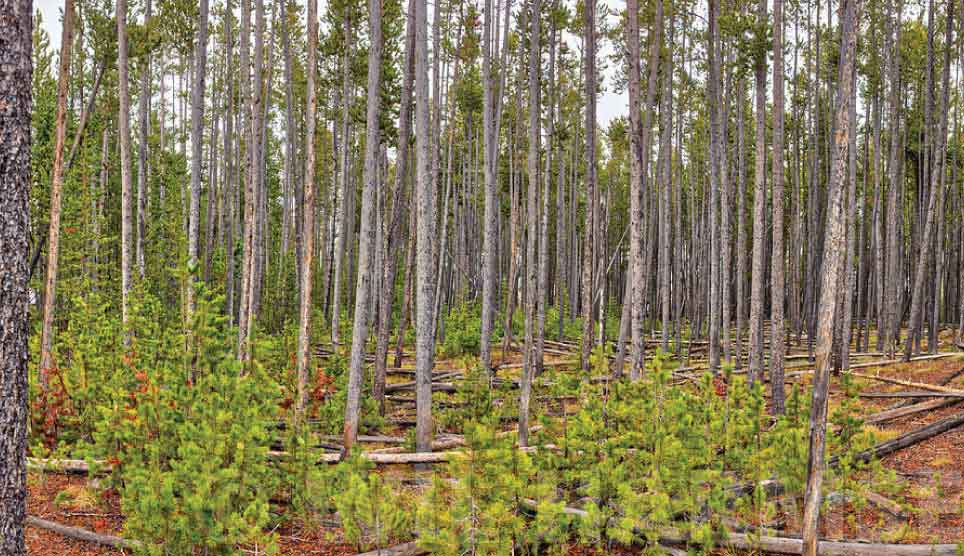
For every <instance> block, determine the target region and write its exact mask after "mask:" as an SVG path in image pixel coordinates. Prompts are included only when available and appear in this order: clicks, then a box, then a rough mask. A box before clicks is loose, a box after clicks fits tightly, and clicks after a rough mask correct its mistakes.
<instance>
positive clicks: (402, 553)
mask: <svg viewBox="0 0 964 556" xmlns="http://www.w3.org/2000/svg"><path fill="white" fill-rule="evenodd" d="M421 554H428V550H425V549H423V548H419V547H418V544H417V543H415V542H406V543H402V544H397V545H395V546H390V547H388V548H380V549H378V550H372V551H370V552H361V553H359V554H357V556H420V555H421Z"/></svg>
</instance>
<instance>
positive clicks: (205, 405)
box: [95, 287, 279, 555]
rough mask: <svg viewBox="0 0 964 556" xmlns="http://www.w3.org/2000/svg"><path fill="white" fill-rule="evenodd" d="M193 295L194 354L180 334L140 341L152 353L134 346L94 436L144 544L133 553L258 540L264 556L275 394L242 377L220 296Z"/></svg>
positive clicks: (211, 548)
mask: <svg viewBox="0 0 964 556" xmlns="http://www.w3.org/2000/svg"><path fill="white" fill-rule="evenodd" d="M198 297H199V299H198V307H197V311H196V313H195V318H194V321H193V323H192V330H193V332H194V335H193V338H194V340H195V342H196V344H195V345H196V346H197V347H198V349H197V351H196V357H187V356H184V353H185V350H184V346H185V343H184V342H185V340H186V337H185V336H184V335H183V334H182V333H180V332H179V331H174V330H170V329H167V330H164V331H159V332H160V333H159V334H158V335H157V336H154V337H153V338H146V344H147V345H148V346H152V347H150V348H149V349H145V350H144V351H143V352H138V351H137V349H136V348H137V346H139V345H143V344H139V343H138V341H137V340H136V339H135V340H132V343H131V346H132V348H131V352H130V355H129V356H128V358H127V367H128V368H127V369H126V370H127V372H128V373H129V374H130V376H131V378H132V382H133V387H132V388H131V389H130V390H129V391H128V392H126V393H125V392H124V391H123V389H118V390H115V392H114V395H113V396H112V397H111V401H110V405H105V406H102V407H101V408H100V409H101V417H102V418H101V420H100V421H99V423H98V430H97V432H96V433H95V437H96V438H97V440H98V445H99V448H100V449H101V450H102V451H103V453H104V454H105V455H106V456H107V458H108V461H109V463H111V464H113V466H114V468H113V469H114V473H113V483H114V484H116V485H118V486H119V489H120V493H121V506H122V508H123V511H124V514H125V516H126V517H127V521H126V523H125V534H126V535H127V536H129V537H130V538H133V539H137V540H140V541H142V542H143V543H144V547H143V548H142V549H139V552H141V553H143V554H150V555H161V554H234V553H236V551H237V550H238V548H239V547H241V546H244V545H248V544H254V543H257V544H258V546H259V547H261V549H262V550H267V551H268V553H271V551H272V546H273V542H272V539H271V536H270V535H266V534H265V533H264V532H263V527H264V525H265V524H267V522H268V497H269V496H270V495H271V494H272V493H273V492H274V490H275V488H274V486H275V480H274V478H275V473H274V471H273V469H272V467H271V466H270V464H269V461H268V449H269V446H270V443H271V437H270V434H269V429H268V428H269V426H271V423H273V422H274V421H275V420H276V419H277V405H276V403H277V400H278V393H279V391H278V388H277V386H276V383H275V382H274V381H273V380H271V378H270V377H269V376H268V375H267V374H266V373H265V372H264V371H263V369H262V368H261V366H260V365H259V364H257V362H254V363H253V364H251V365H249V366H248V371H247V373H243V372H242V368H241V366H240V365H239V364H238V362H237V360H236V358H235V356H234V350H233V346H234V343H235V342H236V336H235V335H234V333H233V332H232V330H231V329H230V328H228V327H227V326H226V323H225V319H224V317H221V316H219V315H218V314H217V313H218V311H217V310H216V309H215V307H216V306H220V305H219V304H220V300H215V301H214V302H212V301H211V300H210V299H209V298H208V297H207V296H206V294H205V293H204V291H203V287H202V288H201V289H200V291H199V296H198ZM142 337H144V336H143V335H141V334H139V335H138V336H137V338H142Z"/></svg>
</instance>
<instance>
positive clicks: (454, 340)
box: [439, 303, 482, 357]
mask: <svg viewBox="0 0 964 556" xmlns="http://www.w3.org/2000/svg"><path fill="white" fill-rule="evenodd" d="M480 311H481V309H480V308H479V306H478V305H469V304H466V303H463V304H461V305H459V306H457V307H454V308H453V309H452V310H450V311H449V312H448V313H446V314H445V315H444V317H443V318H444V319H445V326H444V328H445V337H444V339H443V341H442V345H441V346H439V355H440V356H442V357H458V356H460V355H466V354H468V353H478V352H479V343H480V341H481V337H482V329H481V326H482V321H481V313H480Z"/></svg>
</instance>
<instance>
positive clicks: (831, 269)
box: [803, 0, 861, 556]
mask: <svg viewBox="0 0 964 556" xmlns="http://www.w3.org/2000/svg"><path fill="white" fill-rule="evenodd" d="M860 1H861V0H844V6H843V14H844V17H843V21H842V29H841V34H840V65H839V68H838V71H837V92H836V99H835V103H834V106H835V113H834V134H833V151H832V159H831V164H830V184H829V190H828V192H827V212H826V242H825V244H824V253H823V264H822V267H821V268H822V272H823V276H822V283H821V288H820V305H819V314H818V317H817V345H816V350H815V356H816V368H815V370H814V380H813V401H812V402H811V406H810V449H809V459H808V467H807V469H808V474H807V487H806V494H805V498H804V513H803V556H817V544H818V539H819V537H818V533H819V531H818V525H819V521H820V505H821V489H822V486H823V473H824V449H825V448H824V447H825V443H826V442H825V439H826V429H827V395H828V392H829V386H830V363H831V362H830V356H831V349H832V347H833V330H834V318H835V317H836V312H837V293H838V291H839V289H840V285H841V284H840V281H839V280H838V276H839V275H840V268H841V267H842V265H843V263H844V258H845V257H844V256H845V248H846V247H845V226H846V219H845V217H844V193H845V191H844V186H845V185H846V180H847V176H846V172H847V155H848V149H849V146H850V140H849V135H850V133H851V132H852V131H851V125H852V124H853V122H852V121H851V114H852V112H851V110H850V107H849V104H850V103H851V102H853V99H854V96H853V88H854V86H855V85H854V81H855V75H856V74H855V72H854V63H855V57H856V56H855V51H856V44H857V29H858V28H859V21H860Z"/></svg>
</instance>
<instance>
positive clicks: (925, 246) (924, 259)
mask: <svg viewBox="0 0 964 556" xmlns="http://www.w3.org/2000/svg"><path fill="white" fill-rule="evenodd" d="M954 3H955V2H954V1H953V0H952V1H950V2H948V5H947V17H946V18H945V19H946V27H945V31H944V41H945V43H944V44H945V45H951V44H952V42H951V39H952V38H953V37H952V35H953V29H954V28H953V20H954ZM950 75H951V47H950V46H945V48H944V69H943V77H942V80H943V93H942V95H941V105H940V108H939V109H938V114H940V119H941V123H940V130H939V131H938V133H937V140H936V142H935V144H934V146H935V152H936V154H935V156H934V171H933V172H932V173H931V175H930V180H931V183H930V195H929V199H928V204H927V216H926V221H925V223H924V231H923V235H922V237H921V241H920V259H919V260H918V262H917V265H916V272H915V273H914V287H913V289H912V290H911V303H910V324H909V326H908V329H907V339H906V341H905V343H904V361H909V360H910V356H911V354H912V352H913V347H914V342H915V340H919V338H920V334H921V330H920V329H921V321H922V319H923V312H924V311H923V307H922V304H923V302H924V294H925V292H924V279H925V273H926V271H927V269H928V267H929V266H930V262H931V257H932V256H933V245H934V238H933V235H934V226H935V225H936V222H935V220H936V219H937V218H939V217H942V215H941V214H938V207H939V206H940V207H943V197H944V187H943V186H944V180H943V175H944V150H945V149H944V145H945V142H946V141H947V112H948V111H949V97H950ZM938 257H940V255H939V254H938Z"/></svg>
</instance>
